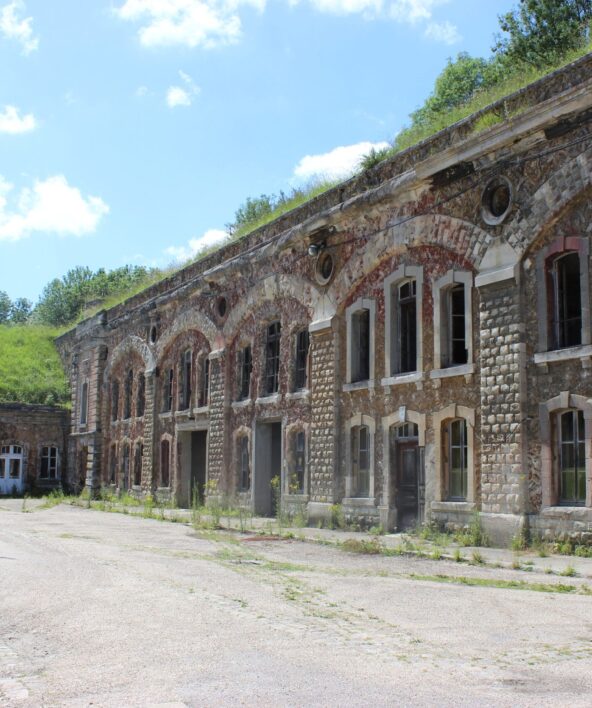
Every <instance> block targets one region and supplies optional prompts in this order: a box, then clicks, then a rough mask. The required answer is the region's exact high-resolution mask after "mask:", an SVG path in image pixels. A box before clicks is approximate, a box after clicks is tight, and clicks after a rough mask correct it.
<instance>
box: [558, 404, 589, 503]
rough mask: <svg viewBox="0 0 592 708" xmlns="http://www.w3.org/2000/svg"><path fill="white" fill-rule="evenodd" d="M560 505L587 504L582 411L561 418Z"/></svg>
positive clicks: (570, 412)
mask: <svg viewBox="0 0 592 708" xmlns="http://www.w3.org/2000/svg"><path fill="white" fill-rule="evenodd" d="M558 428H559V430H558V434H559V503H560V504H568V505H570V506H582V505H584V504H585V503H586V444H585V440H586V436H585V427H584V414H583V412H582V411H567V412H565V413H562V414H561V415H560V416H559V426H558Z"/></svg>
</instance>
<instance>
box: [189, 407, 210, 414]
mask: <svg viewBox="0 0 592 708" xmlns="http://www.w3.org/2000/svg"><path fill="white" fill-rule="evenodd" d="M209 410H210V406H209V404H208V405H207V406H198V407H197V408H194V409H193V415H206V414H207V413H209Z"/></svg>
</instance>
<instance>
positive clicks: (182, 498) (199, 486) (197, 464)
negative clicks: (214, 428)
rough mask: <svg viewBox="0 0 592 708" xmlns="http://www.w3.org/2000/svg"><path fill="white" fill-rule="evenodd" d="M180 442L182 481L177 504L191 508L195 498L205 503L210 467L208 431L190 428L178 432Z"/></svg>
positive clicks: (178, 490)
mask: <svg viewBox="0 0 592 708" xmlns="http://www.w3.org/2000/svg"><path fill="white" fill-rule="evenodd" d="M178 437H179V443H180V456H181V464H180V473H181V474H180V481H179V486H178V488H177V504H178V505H179V506H180V507H182V508H189V507H190V506H191V505H192V503H193V501H194V498H195V500H196V501H198V502H199V503H200V504H203V502H204V498H205V486H206V479H207V469H208V431H207V430H190V431H183V432H180V433H178Z"/></svg>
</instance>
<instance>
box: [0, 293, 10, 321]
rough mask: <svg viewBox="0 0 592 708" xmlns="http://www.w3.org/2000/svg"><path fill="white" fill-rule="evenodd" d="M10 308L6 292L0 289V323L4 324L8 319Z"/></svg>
mask: <svg viewBox="0 0 592 708" xmlns="http://www.w3.org/2000/svg"><path fill="white" fill-rule="evenodd" d="M11 308H12V300H11V299H10V298H9V297H8V294H7V293H5V292H4V291H3V290H0V324H6V323H7V322H8V320H9V319H10V310H11Z"/></svg>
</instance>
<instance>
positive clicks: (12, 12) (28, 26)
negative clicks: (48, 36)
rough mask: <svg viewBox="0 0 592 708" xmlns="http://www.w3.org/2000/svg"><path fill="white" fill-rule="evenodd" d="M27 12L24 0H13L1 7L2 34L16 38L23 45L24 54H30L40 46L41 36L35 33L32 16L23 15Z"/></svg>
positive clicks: (0, 32)
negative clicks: (36, 35)
mask: <svg viewBox="0 0 592 708" xmlns="http://www.w3.org/2000/svg"><path fill="white" fill-rule="evenodd" d="M24 12H25V3H24V2H23V0H12V2H9V3H8V4H7V5H4V6H2V7H0V34H3V35H4V36H5V37H6V38H7V39H15V40H16V41H17V42H20V43H21V45H22V47H23V54H30V53H31V52H34V51H35V50H36V49H38V47H39V38H38V37H35V35H34V34H33V27H32V22H33V18H32V17H22V14H23V13H24Z"/></svg>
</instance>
